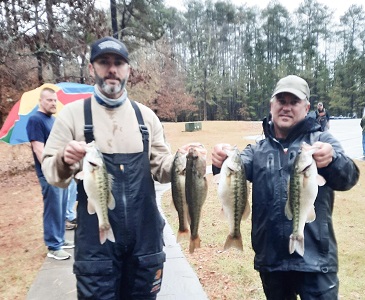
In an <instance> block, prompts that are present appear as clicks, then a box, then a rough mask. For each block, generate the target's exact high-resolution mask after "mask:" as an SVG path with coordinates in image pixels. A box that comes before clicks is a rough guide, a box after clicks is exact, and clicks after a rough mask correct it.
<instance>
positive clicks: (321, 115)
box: [316, 102, 330, 131]
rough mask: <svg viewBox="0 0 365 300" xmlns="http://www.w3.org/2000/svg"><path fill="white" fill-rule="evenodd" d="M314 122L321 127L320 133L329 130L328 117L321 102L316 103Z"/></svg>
mask: <svg viewBox="0 0 365 300" xmlns="http://www.w3.org/2000/svg"><path fill="white" fill-rule="evenodd" d="M316 120H317V123H318V124H319V125H321V131H326V130H328V129H329V128H330V115H329V113H328V111H327V110H326V109H325V108H324V106H323V103H322V102H318V104H317V110H316Z"/></svg>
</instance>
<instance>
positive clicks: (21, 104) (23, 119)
mask: <svg viewBox="0 0 365 300" xmlns="http://www.w3.org/2000/svg"><path fill="white" fill-rule="evenodd" d="M46 87H49V88H52V89H53V90H54V91H56V93H57V97H58V100H59V101H58V102H57V112H59V111H60V110H61V109H62V107H63V106H64V105H66V104H67V103H70V102H73V101H76V100H82V99H86V98H88V97H90V95H92V94H93V92H94V87H93V86H91V85H87V84H80V83H71V82H60V83H57V84H52V83H45V84H43V85H42V86H40V87H38V88H36V89H34V90H31V91H28V92H25V93H24V94H23V95H22V97H21V98H20V100H19V101H18V102H17V103H16V104H15V105H14V106H13V108H12V109H11V110H10V112H9V115H8V117H7V118H6V120H5V123H4V125H3V127H2V128H1V130H0V141H2V142H5V143H8V144H10V145H16V144H22V143H26V142H29V140H28V135H27V130H26V126H27V123H28V120H29V117H30V116H31V115H32V114H34V113H35V112H36V111H37V110H38V103H39V96H40V92H41V90H42V89H43V88H46ZM56 115H57V114H56Z"/></svg>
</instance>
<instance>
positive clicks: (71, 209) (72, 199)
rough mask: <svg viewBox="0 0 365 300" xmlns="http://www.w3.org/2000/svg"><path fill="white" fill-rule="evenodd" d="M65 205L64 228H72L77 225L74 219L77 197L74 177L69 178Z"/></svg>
mask: <svg viewBox="0 0 365 300" xmlns="http://www.w3.org/2000/svg"><path fill="white" fill-rule="evenodd" d="M67 192H68V197H67V207H66V230H73V229H75V228H76V226H77V219H76V209H75V205H76V199H77V185H76V182H75V180H74V179H72V180H71V182H70V184H69V186H68V188H67Z"/></svg>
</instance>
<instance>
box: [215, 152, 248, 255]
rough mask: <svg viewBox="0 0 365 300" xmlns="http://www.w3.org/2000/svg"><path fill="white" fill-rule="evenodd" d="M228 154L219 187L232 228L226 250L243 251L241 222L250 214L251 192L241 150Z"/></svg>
mask: <svg viewBox="0 0 365 300" xmlns="http://www.w3.org/2000/svg"><path fill="white" fill-rule="evenodd" d="M226 152H227V155H228V157H227V159H226V160H225V161H224V163H223V165H222V168H221V172H220V174H219V185H218V196H219V199H220V200H221V203H222V206H223V212H224V214H225V216H226V217H227V219H228V222H229V228H230V231H229V234H228V236H227V239H226V242H225V244H224V250H227V249H229V248H231V247H234V248H236V249H239V250H241V251H242V250H243V245H242V237H241V230H240V226H241V220H242V219H247V217H248V216H249V214H250V205H249V203H248V194H249V192H248V187H247V180H246V174H245V169H244V167H243V165H242V163H241V157H240V152H239V150H238V149H237V147H233V149H231V150H226Z"/></svg>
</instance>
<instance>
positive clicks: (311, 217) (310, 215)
mask: <svg viewBox="0 0 365 300" xmlns="http://www.w3.org/2000/svg"><path fill="white" fill-rule="evenodd" d="M315 219H316V211H315V210H314V205H313V206H312V207H311V209H310V210H309V212H308V216H307V220H306V221H305V222H306V223H311V222H313V221H314V220H315Z"/></svg>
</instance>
